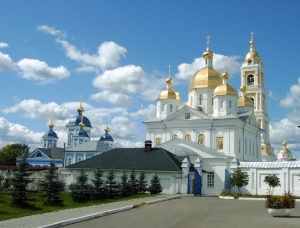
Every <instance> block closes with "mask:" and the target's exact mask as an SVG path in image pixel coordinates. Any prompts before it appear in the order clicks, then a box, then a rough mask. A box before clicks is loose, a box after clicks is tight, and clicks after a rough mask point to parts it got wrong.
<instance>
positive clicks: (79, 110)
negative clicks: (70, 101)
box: [77, 95, 84, 114]
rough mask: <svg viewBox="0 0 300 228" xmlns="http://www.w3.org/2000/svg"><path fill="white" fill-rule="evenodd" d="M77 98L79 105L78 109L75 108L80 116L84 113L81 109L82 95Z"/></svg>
mask: <svg viewBox="0 0 300 228" xmlns="http://www.w3.org/2000/svg"><path fill="white" fill-rule="evenodd" d="M79 98H80V103H79V107H78V108H77V111H78V113H79V114H81V113H82V112H83V111H84V108H83V107H82V95H80V96H79Z"/></svg>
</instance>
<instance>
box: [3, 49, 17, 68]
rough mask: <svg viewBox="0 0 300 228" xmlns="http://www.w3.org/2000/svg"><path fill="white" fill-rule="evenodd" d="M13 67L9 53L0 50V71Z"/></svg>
mask: <svg viewBox="0 0 300 228" xmlns="http://www.w3.org/2000/svg"><path fill="white" fill-rule="evenodd" d="M13 69H15V65H14V62H13V61H12V59H11V58H10V57H9V55H7V54H3V53H1V52H0V72H3V71H6V70H13Z"/></svg>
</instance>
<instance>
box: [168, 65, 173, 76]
mask: <svg viewBox="0 0 300 228" xmlns="http://www.w3.org/2000/svg"><path fill="white" fill-rule="evenodd" d="M171 67H172V66H170V65H169V66H168V68H169V77H170V75H171Z"/></svg>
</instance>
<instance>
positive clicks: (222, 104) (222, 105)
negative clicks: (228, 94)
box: [221, 101, 224, 109]
mask: <svg viewBox="0 0 300 228" xmlns="http://www.w3.org/2000/svg"><path fill="white" fill-rule="evenodd" d="M223 108H224V102H223V101H221V109H223Z"/></svg>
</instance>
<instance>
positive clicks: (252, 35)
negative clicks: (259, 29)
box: [250, 32, 254, 49]
mask: <svg viewBox="0 0 300 228" xmlns="http://www.w3.org/2000/svg"><path fill="white" fill-rule="evenodd" d="M250 34H251V40H250V45H251V47H250V48H252V49H254V38H253V37H254V32H251V33H250Z"/></svg>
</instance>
